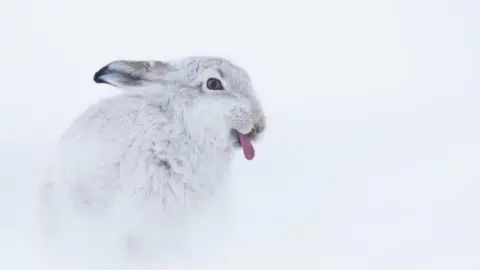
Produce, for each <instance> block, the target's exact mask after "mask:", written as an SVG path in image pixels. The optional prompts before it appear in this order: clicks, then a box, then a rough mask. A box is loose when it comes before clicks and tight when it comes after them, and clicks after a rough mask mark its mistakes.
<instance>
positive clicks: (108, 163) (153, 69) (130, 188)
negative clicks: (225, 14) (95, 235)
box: [40, 57, 266, 247]
mask: <svg viewBox="0 0 480 270" xmlns="http://www.w3.org/2000/svg"><path fill="white" fill-rule="evenodd" d="M209 78H217V79H218V80H220V81H221V82H222V84H223V86H224V88H225V89H224V90H210V89H208V88H207V87H206V81H207V80H208V79H209ZM94 79H95V81H96V82H97V83H107V84H110V85H113V86H115V87H118V88H120V89H122V93H121V94H119V95H117V96H114V97H111V98H107V99H104V100H101V101H100V102H98V103H97V104H94V105H92V106H90V107H89V108H88V109H87V110H86V111H85V112H84V113H83V114H82V115H80V116H79V118H78V119H76V120H75V121H74V123H73V124H72V125H71V126H70V128H69V129H68V130H67V131H66V132H65V134H64V135H63V137H62V138H61V140H60V142H59V144H58V148H57V151H56V152H55V156H54V158H53V162H52V166H51V167H50V170H49V172H48V175H47V178H46V179H45V181H44V182H43V183H42V186H41V192H40V205H41V216H42V220H43V222H44V225H45V227H44V228H45V229H46V230H47V231H50V232H57V233H58V231H60V230H62V229H63V230H64V231H67V233H68V232H70V233H72V232H73V229H72V227H67V226H66V224H65V222H64V221H66V220H70V221H72V220H75V222H78V220H83V221H85V220H86V221H87V222H89V224H90V225H91V224H92V222H93V221H97V220H102V221H101V222H100V223H101V224H103V225H105V227H106V228H107V229H106V230H107V231H116V232H119V234H118V236H119V237H120V238H118V239H120V241H124V243H125V244H126V245H127V246H131V247H138V246H142V245H143V246H148V245H147V243H151V244H152V245H155V244H160V243H161V244H162V245H163V246H165V243H167V242H169V241H167V240H165V239H166V238H165V237H170V238H171V239H174V240H176V241H177V242H178V240H179V237H180V236H181V235H184V234H183V233H182V231H181V230H180V228H181V227H182V226H186V225H187V224H188V222H187V220H189V218H190V217H192V216H193V215H197V214H198V213H201V211H202V210H201V209H203V207H208V206H209V205H214V204H215V203H218V202H216V201H215V198H217V197H218V196H221V194H219V193H221V192H222V190H224V186H225V184H226V183H227V182H228V177H229V174H230V167H231V164H232V161H233V155H234V152H235V151H236V150H238V149H240V148H239V144H238V139H237V137H236V136H234V133H233V131H235V130H236V131H238V132H241V133H244V134H248V135H249V137H250V138H251V139H252V140H256V139H257V138H258V136H259V135H260V134H262V133H263V131H264V129H265V126H266V124H265V116H264V114H263V110H262V106H261V104H260V102H259V101H258V99H257V97H256V95H255V93H254V91H253V89H252V86H251V81H250V79H249V76H248V74H247V73H246V72H245V71H244V70H243V69H242V68H240V67H238V66H236V65H234V64H232V63H231V62H229V61H227V60H224V59H221V58H210V57H190V58H185V59H180V60H178V61H174V62H170V63H167V62H159V61H149V62H147V61H115V62H112V63H110V64H108V65H106V66H105V67H103V68H102V69H100V70H99V71H98V72H97V73H96V74H95V78H94ZM67 217H68V218H67ZM106 218H108V220H109V223H108V225H106V223H105V220H107V219H106ZM83 221H82V222H83ZM76 224H79V223H76ZM167 224H170V225H167ZM173 229H175V231H177V232H178V233H177V234H175V233H174V230H173ZM87 234H88V233H87ZM114 238H115V237H114ZM115 239H117V238H115ZM118 239H117V240H118ZM115 241H116V240H115Z"/></svg>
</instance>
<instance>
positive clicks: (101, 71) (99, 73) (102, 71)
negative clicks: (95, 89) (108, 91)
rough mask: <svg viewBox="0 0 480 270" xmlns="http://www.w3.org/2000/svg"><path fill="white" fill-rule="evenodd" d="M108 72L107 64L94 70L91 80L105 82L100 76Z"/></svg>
mask: <svg viewBox="0 0 480 270" xmlns="http://www.w3.org/2000/svg"><path fill="white" fill-rule="evenodd" d="M108 73H109V72H108V66H104V67H103V68H101V69H100V70H99V71H97V72H95V75H93V81H94V82H96V83H107V82H106V81H105V80H104V79H102V77H103V76H104V75H107V74H108Z"/></svg>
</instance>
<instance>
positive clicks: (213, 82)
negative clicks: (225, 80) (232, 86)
mask: <svg viewBox="0 0 480 270" xmlns="http://www.w3.org/2000/svg"><path fill="white" fill-rule="evenodd" d="M207 88H208V89H210V90H223V85H222V82H221V81H220V80H219V79H215V78H210V79H208V80H207Z"/></svg>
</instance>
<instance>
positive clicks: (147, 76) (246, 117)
mask: <svg viewBox="0 0 480 270" xmlns="http://www.w3.org/2000/svg"><path fill="white" fill-rule="evenodd" d="M94 81H95V82H97V83H107V84H110V85H113V86H116V87H118V88H122V89H125V90H127V91H137V90H138V91H140V90H139V89H142V88H146V89H149V90H150V91H176V89H178V90H179V89H187V91H189V92H191V93H195V95H198V96H201V97H202V98H203V100H205V101H207V102H209V103H208V104H205V105H207V107H211V109H212V110H216V111H218V112H220V113H221V114H222V115H223V116H225V118H226V120H227V124H228V125H229V129H230V130H227V131H226V132H230V134H231V138H232V141H233V145H234V146H235V147H242V148H243V150H244V153H245V157H246V158H247V159H252V158H253V157H254V150H253V146H252V144H251V141H255V140H257V139H258V138H259V136H260V135H261V134H262V133H263V131H264V130H265V127H266V121H265V115H264V113H263V109H262V106H261V103H260V101H259V100H258V98H257V96H256V94H255V92H254V90H253V88H252V83H251V80H250V78H249V75H248V74H247V72H246V71H245V70H244V69H242V68H240V67H238V66H236V65H234V64H232V63H231V62H230V61H227V60H225V59H222V58H214V57H189V58H184V59H180V60H177V61H173V62H162V61H126V60H119V61H113V62H111V63H109V64H108V65H106V66H104V67H103V68H101V69H100V70H99V71H97V72H96V73H95V75H94ZM171 86H175V87H171ZM217 109H218V110H217Z"/></svg>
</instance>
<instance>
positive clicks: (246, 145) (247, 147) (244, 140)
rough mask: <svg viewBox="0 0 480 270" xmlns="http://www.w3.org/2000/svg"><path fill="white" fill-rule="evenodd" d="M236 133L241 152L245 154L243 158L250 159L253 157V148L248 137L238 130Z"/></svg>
mask: <svg viewBox="0 0 480 270" xmlns="http://www.w3.org/2000/svg"><path fill="white" fill-rule="evenodd" d="M237 135H238V140H239V141H240V145H241V146H242V148H243V154H244V155H245V158H246V159H248V160H252V159H253V158H254V157H255V149H254V148H253V145H252V142H251V141H250V138H249V137H248V136H247V135H245V134H242V133H240V132H237Z"/></svg>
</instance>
